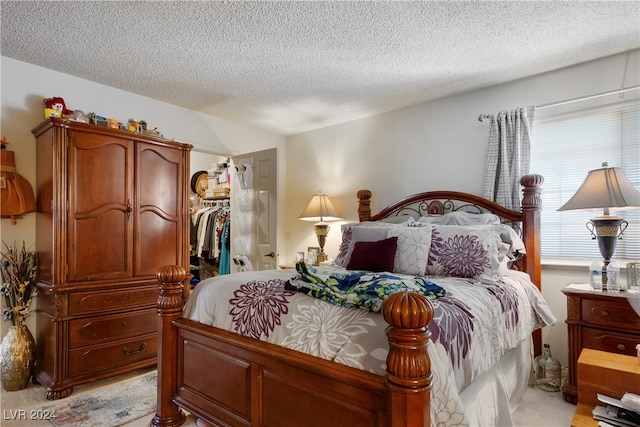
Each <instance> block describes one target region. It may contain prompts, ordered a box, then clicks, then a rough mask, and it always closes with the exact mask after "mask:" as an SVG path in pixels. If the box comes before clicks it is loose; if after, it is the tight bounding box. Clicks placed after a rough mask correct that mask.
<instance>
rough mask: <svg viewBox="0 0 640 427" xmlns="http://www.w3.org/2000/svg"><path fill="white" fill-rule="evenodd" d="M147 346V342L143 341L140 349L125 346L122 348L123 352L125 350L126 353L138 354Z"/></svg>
mask: <svg viewBox="0 0 640 427" xmlns="http://www.w3.org/2000/svg"><path fill="white" fill-rule="evenodd" d="M145 348H147V343H146V342H143V343H142V345H141V346H140V348H139V349H137V350H129V349H128V348H127V347H125V348H123V349H122V352H123V353H124V354H138V353H140V352H141V351H142V350H144V349H145Z"/></svg>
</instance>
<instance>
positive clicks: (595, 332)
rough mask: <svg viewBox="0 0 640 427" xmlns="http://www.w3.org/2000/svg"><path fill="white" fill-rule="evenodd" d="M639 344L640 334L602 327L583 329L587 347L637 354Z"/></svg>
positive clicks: (584, 344) (583, 339)
mask: <svg viewBox="0 0 640 427" xmlns="http://www.w3.org/2000/svg"><path fill="white" fill-rule="evenodd" d="M638 344H640V336H633V335H627V334H619V333H615V332H609V331H603V330H600V329H591V328H583V329H582V345H583V346H584V347H586V348H592V349H594V350H602V351H606V352H608V353H618V354H626V355H628V356H635V355H636V345H638Z"/></svg>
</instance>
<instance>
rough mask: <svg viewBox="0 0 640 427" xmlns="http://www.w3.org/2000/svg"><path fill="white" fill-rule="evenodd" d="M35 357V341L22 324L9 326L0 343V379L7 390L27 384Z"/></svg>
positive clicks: (21, 387) (20, 387)
mask: <svg viewBox="0 0 640 427" xmlns="http://www.w3.org/2000/svg"><path fill="white" fill-rule="evenodd" d="M35 358H36V342H35V340H34V339H33V335H31V332H30V331H29V328H27V327H26V326H25V325H23V324H19V325H18V326H11V327H10V328H9V331H7V335H5V336H4V338H3V339H2V344H1V345H0V380H2V387H4V389H5V390H7V391H16V390H22V389H23V388H25V387H27V385H28V384H29V379H31V375H32V374H33V365H34V363H35Z"/></svg>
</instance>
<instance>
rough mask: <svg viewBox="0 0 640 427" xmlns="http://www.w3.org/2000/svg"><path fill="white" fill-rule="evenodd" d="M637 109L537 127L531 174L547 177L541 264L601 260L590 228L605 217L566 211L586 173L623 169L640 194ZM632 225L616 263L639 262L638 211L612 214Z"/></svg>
mask: <svg viewBox="0 0 640 427" xmlns="http://www.w3.org/2000/svg"><path fill="white" fill-rule="evenodd" d="M639 123H640V114H639V109H638V103H637V102H635V103H631V104H620V105H616V106H608V107H603V108H599V109H595V110H588V111H581V112H576V113H571V114H564V115H562V116H558V117H553V118H549V119H545V120H541V121H539V122H538V121H536V123H535V125H534V127H533V134H532V142H531V169H530V170H531V173H538V174H541V175H542V176H544V184H543V187H542V202H543V206H542V209H543V210H542V213H541V236H540V239H541V256H542V257H543V258H591V259H597V258H602V256H601V255H600V251H599V249H598V244H597V242H596V241H595V240H591V234H590V232H589V230H588V229H587V228H586V223H587V222H588V221H589V219H590V218H592V217H594V216H597V215H601V214H602V211H563V212H558V211H557V210H558V208H559V207H560V206H562V205H563V204H564V203H565V202H566V201H567V200H569V199H570V198H571V196H573V194H574V193H575V192H576V191H577V190H578V188H579V187H580V184H582V182H583V181H584V178H585V177H586V176H587V173H588V172H589V171H590V170H592V169H598V168H600V167H602V162H607V163H608V164H609V166H610V167H613V166H615V167H620V168H622V170H623V171H624V173H625V175H626V176H627V178H628V179H629V181H631V184H633V186H634V187H635V188H636V189H640V143H639V139H640V136H639V135H640V129H639V127H640V126H639ZM611 214H615V215H619V216H621V217H623V218H625V220H626V221H627V222H628V224H629V225H628V227H627V229H626V230H625V231H624V234H623V236H622V239H620V240H618V241H617V246H616V251H615V254H614V259H618V260H620V259H640V210H624V211H612V212H611Z"/></svg>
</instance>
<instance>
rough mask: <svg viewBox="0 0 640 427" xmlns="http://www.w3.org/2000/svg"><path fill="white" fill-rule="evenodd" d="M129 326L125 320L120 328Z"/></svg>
mask: <svg viewBox="0 0 640 427" xmlns="http://www.w3.org/2000/svg"><path fill="white" fill-rule="evenodd" d="M127 325H128V323H127V321H126V320H123V321H122V323H120V326H122V327H123V328H124V327H126V326H127Z"/></svg>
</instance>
